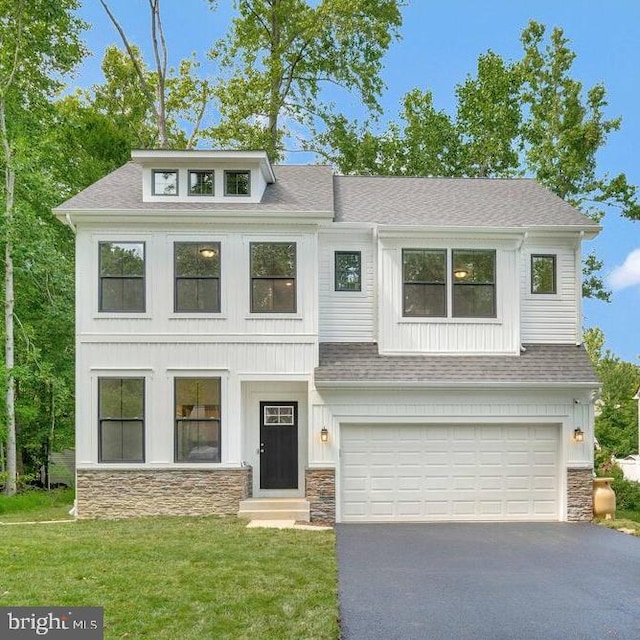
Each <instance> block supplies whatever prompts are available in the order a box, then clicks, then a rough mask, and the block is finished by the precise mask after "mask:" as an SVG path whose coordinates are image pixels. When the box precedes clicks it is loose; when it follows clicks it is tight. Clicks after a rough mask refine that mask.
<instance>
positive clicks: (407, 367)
mask: <svg viewBox="0 0 640 640" xmlns="http://www.w3.org/2000/svg"><path fill="white" fill-rule="evenodd" d="M315 381H316V383H317V384H318V385H319V386H322V383H330V382H339V383H348V382H353V383H360V384H362V383H367V382H371V383H388V384H393V383H397V384H400V385H402V384H418V383H419V384H424V385H425V386H429V385H430V384H432V385H436V386H437V385H440V384H454V383H455V384H458V385H465V384H472V385H475V384H478V385H483V384H486V385H491V384H500V383H506V384H532V385H535V384H540V385H542V386H545V385H548V384H552V385H553V384H559V383H565V384H567V385H568V386H570V385H571V384H575V383H578V384H592V385H594V386H597V385H598V378H597V376H596V374H595V371H594V370H593V367H592V366H591V362H590V360H589V357H588V355H587V353H586V351H585V349H584V348H583V347H576V346H575V345H551V344H536V345H526V351H525V352H524V353H522V354H521V355H520V356H501V355H495V356H494V355H488V356H446V355H437V356H429V355H402V356H381V355H379V354H378V345H377V344H374V343H355V342H350V343H339V342H326V343H321V344H320V366H319V367H317V368H316V370H315Z"/></svg>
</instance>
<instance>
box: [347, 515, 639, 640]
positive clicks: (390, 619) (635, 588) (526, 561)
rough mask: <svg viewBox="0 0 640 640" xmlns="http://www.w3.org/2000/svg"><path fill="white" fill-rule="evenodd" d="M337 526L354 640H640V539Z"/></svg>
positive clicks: (590, 529)
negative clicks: (604, 639) (603, 639)
mask: <svg viewBox="0 0 640 640" xmlns="http://www.w3.org/2000/svg"><path fill="white" fill-rule="evenodd" d="M336 531H337V551H338V567H339V588H340V607H341V616H342V631H343V635H342V638H343V639H344V640H377V639H380V640H395V639H398V640H414V639H415V640H418V639H419V640H444V639H446V640H507V639H508V640H553V639H556V638H557V639H559V640H560V639H562V640H572V639H575V640H586V639H592V638H593V639H594V640H595V639H602V638H606V639H616V640H638V639H640V538H634V537H632V536H628V535H625V534H623V533H619V532H617V531H611V530H609V529H605V528H604V527H598V526H595V525H589V524H564V523H549V524H398V525H394V524H379V525H378V524H371V525H355V524H354V525H345V524H341V525H337V526H336Z"/></svg>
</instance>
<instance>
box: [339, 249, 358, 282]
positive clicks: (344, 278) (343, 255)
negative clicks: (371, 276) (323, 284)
mask: <svg viewBox="0 0 640 640" xmlns="http://www.w3.org/2000/svg"><path fill="white" fill-rule="evenodd" d="M335 290H336V291H361V290H362V254H361V253H360V251H336V252H335Z"/></svg>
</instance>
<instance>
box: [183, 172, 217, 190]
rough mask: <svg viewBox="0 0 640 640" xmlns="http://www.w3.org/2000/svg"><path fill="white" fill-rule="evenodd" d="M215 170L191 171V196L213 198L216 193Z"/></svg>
mask: <svg viewBox="0 0 640 640" xmlns="http://www.w3.org/2000/svg"><path fill="white" fill-rule="evenodd" d="M213 185H214V172H213V169H206V170H191V171H189V195H190V196H212V195H214V194H215V191H214V186H213Z"/></svg>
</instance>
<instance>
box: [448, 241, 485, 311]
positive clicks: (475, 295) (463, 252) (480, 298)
mask: <svg viewBox="0 0 640 640" xmlns="http://www.w3.org/2000/svg"><path fill="white" fill-rule="evenodd" d="M451 261H452V266H453V317H454V318H494V317H495V316H496V252H495V251H487V250H484V249H454V250H453V251H452V259H451Z"/></svg>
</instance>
